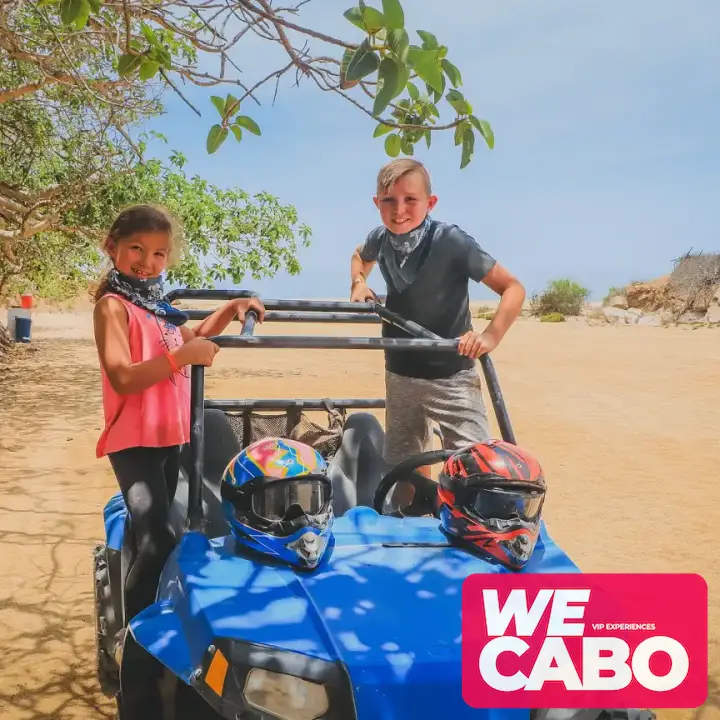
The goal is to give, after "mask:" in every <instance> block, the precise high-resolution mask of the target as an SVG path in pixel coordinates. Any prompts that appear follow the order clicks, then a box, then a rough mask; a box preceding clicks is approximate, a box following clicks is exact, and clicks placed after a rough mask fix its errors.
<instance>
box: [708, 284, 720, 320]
mask: <svg viewBox="0 0 720 720" xmlns="http://www.w3.org/2000/svg"><path fill="white" fill-rule="evenodd" d="M705 322H708V323H720V285H719V286H718V287H716V288H715V292H714V293H713V296H712V298H710V304H709V305H708V309H707V313H705Z"/></svg>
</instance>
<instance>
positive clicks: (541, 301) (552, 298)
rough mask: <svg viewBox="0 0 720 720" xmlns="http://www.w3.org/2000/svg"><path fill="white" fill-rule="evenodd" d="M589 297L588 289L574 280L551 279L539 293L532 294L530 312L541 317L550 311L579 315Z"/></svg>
mask: <svg viewBox="0 0 720 720" xmlns="http://www.w3.org/2000/svg"><path fill="white" fill-rule="evenodd" d="M589 297H590V291H589V290H588V289H587V288H584V287H583V286H582V285H580V284H578V283H576V282H575V281H574V280H568V279H567V278H565V279H562V280H553V281H552V282H551V283H550V284H549V285H548V288H547V290H545V292H543V293H542V294H541V295H538V294H537V293H535V294H533V296H532V298H531V299H530V313H531V314H532V315H535V316H540V317H542V316H543V315H549V314H550V313H560V314H561V315H579V314H580V313H581V312H582V308H583V305H584V304H585V302H586V301H587V299H588V298H589Z"/></svg>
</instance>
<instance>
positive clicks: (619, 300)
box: [608, 295, 628, 310]
mask: <svg viewBox="0 0 720 720" xmlns="http://www.w3.org/2000/svg"><path fill="white" fill-rule="evenodd" d="M608 305H609V306H610V307H614V308H620V309H622V310H627V309H628V301H627V298H626V297H625V296H623V295H613V296H612V297H611V298H610V302H609V303H608Z"/></svg>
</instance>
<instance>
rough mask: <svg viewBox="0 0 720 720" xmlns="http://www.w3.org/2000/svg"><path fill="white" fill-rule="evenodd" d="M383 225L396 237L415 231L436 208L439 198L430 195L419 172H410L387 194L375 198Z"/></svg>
mask: <svg viewBox="0 0 720 720" xmlns="http://www.w3.org/2000/svg"><path fill="white" fill-rule="evenodd" d="M373 200H374V201H375V205H377V207H378V210H380V217H381V218H382V221H383V225H385V227H386V228H387V229H388V230H390V232H392V233H395V234H396V235H402V234H403V233H407V232H410V231H411V230H414V229H415V228H416V227H418V225H420V223H422V221H423V220H424V219H425V216H426V215H427V214H428V213H429V212H430V211H431V210H432V209H433V208H434V207H435V203H436V202H437V196H435V195H428V194H427V190H426V188H425V180H424V178H423V176H422V174H421V173H419V172H409V173H407V174H406V175H403V176H402V177H401V178H399V179H398V180H397V182H396V183H395V184H394V185H393V186H392V187H391V188H389V189H388V191H387V192H385V193H383V194H381V195H379V196H377V197H375V198H373Z"/></svg>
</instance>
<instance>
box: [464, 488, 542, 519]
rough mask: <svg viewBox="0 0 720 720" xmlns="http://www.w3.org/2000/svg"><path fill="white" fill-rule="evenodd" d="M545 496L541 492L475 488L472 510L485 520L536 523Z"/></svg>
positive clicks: (472, 497)
mask: <svg viewBox="0 0 720 720" xmlns="http://www.w3.org/2000/svg"><path fill="white" fill-rule="evenodd" d="M544 497H545V494H544V493H543V492H540V491H527V490H523V491H520V490H510V489H504V488H502V489H501V488H497V487H495V488H483V487H480V488H473V491H472V496H471V500H472V509H473V510H474V512H475V513H476V514H477V515H478V516H480V517H481V518H483V519H484V520H522V521H523V522H534V521H535V520H537V518H538V516H539V514H540V510H541V508H542V504H543V499H544Z"/></svg>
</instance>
